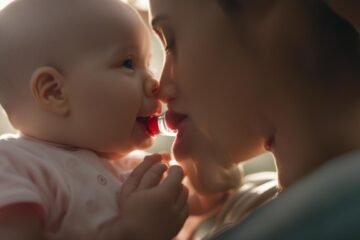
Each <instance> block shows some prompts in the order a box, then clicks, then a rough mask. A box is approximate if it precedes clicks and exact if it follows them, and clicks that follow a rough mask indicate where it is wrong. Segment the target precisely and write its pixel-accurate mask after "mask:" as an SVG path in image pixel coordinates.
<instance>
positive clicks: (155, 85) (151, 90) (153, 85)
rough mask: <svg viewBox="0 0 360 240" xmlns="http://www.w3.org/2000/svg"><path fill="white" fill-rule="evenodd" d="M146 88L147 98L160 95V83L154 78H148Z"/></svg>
mask: <svg viewBox="0 0 360 240" xmlns="http://www.w3.org/2000/svg"><path fill="white" fill-rule="evenodd" d="M144 88H145V95H146V96H147V97H150V98H152V97H157V95H158V93H159V82H158V81H157V80H155V79H154V78H153V77H148V78H147V79H146V81H145V83H144Z"/></svg>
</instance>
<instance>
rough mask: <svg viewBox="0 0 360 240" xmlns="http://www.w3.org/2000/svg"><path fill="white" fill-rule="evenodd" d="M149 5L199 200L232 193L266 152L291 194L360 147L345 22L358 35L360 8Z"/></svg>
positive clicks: (354, 67) (158, 1)
mask: <svg viewBox="0 0 360 240" xmlns="http://www.w3.org/2000/svg"><path fill="white" fill-rule="evenodd" d="M150 2H151V13H152V25H153V28H154V30H155V31H156V32H157V33H158V35H159V37H160V38H161V40H162V41H163V43H164V46H165V49H166V61H165V66H164V71H163V74H162V77H161V81H160V97H161V99H162V100H163V101H164V102H166V103H167V104H168V107H169V109H170V111H171V112H172V123H173V124H174V125H175V126H176V127H177V128H178V130H179V135H178V137H177V139H176V141H175V143H174V146H173V147H174V154H175V157H176V158H177V159H178V160H179V161H180V162H181V163H182V165H183V166H184V169H185V171H186V172H187V173H188V174H189V176H190V180H191V181H192V182H193V184H194V186H195V188H197V189H198V190H199V191H202V192H204V193H215V192H220V191H224V190H226V188H231V187H232V186H234V184H228V185H226V184H225V185H224V182H226V177H224V176H227V173H228V172H227V170H230V169H232V168H234V166H235V165H236V164H238V163H240V162H242V161H245V160H246V159H249V158H250V157H253V156H255V155H257V154H260V153H262V152H264V151H270V152H272V153H273V154H274V156H275V159H276V166H277V174H278V179H279V188H280V189H281V190H287V189H289V190H291V189H292V188H294V187H296V185H297V184H299V183H301V182H302V181H304V180H303V179H306V178H307V177H308V176H309V175H312V174H314V173H316V172H317V171H319V169H321V168H323V167H324V166H326V165H327V164H328V163H329V162H330V161H331V160H332V159H334V158H335V157H338V156H341V155H343V154H345V153H349V152H355V150H356V149H359V148H360V129H359V127H358V125H359V124H358V122H359V117H360V115H359V114H360V111H359V110H358V109H360V108H359V107H360V97H359V94H358V89H359V85H360V81H359V77H360V53H359V39H358V33H357V32H356V30H355V28H354V27H353V26H352V25H351V24H350V23H349V22H347V21H345V20H344V19H342V18H341V17H340V16H345V17H348V20H349V21H350V22H351V23H353V24H354V25H355V26H358V23H359V21H357V20H358V19H357V18H358V17H356V14H353V12H354V11H353V9H356V6H357V5H359V3H356V1H351V0H349V1H340V0H338V1H336V0H333V1H330V5H329V3H328V2H325V1H320V0H318V1H314V0H293V1H288V0H276V1H262V0H252V1H246V0H245V1H236V0H218V1H215V0H207V1H205V0H198V1H184V0H173V1H166V0H151V1H150ZM333 10H335V11H333ZM335 12H336V13H337V14H335ZM209 152H210V154H209ZM353 157H355V158H359V159H360V155H358V154H357V155H354V156H353ZM338 161H341V159H339V160H338ZM214 169H218V172H220V174H219V176H221V177H219V178H217V180H214V181H213V180H212V178H211V177H210V176H208V175H206V173H208V172H210V171H212V170H214ZM224 180H225V181H224ZM224 186H225V187H224ZM286 192H287V191H284V193H280V194H279V195H280V197H281V195H283V194H284V195H286ZM276 201H277V200H276ZM276 201H273V202H276ZM255 222H256V221H255ZM269 239H271V238H269Z"/></svg>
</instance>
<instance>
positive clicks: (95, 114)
mask: <svg viewBox="0 0 360 240" xmlns="http://www.w3.org/2000/svg"><path fill="white" fill-rule="evenodd" d="M115 7H118V8H119V10H120V11H119V12H118V15H114V16H110V17H109V18H111V20H112V21H108V20H107V21H105V22H106V23H107V24H106V25H104V26H102V28H99V29H94V31H93V33H94V34H93V39H84V41H88V40H89V41H93V42H94V43H95V44H94V47H93V48H91V49H88V51H87V52H86V53H85V54H84V55H83V56H81V57H80V58H79V60H78V61H76V62H75V63H74V64H72V65H71V66H70V67H69V68H68V72H67V74H66V75H65V76H66V78H67V82H66V84H67V87H66V88H67V93H68V96H69V101H70V104H71V111H70V117H71V120H72V121H73V124H74V126H76V129H75V132H74V133H73V134H74V135H75V136H74V138H75V139H76V142H75V143H74V144H75V145H78V146H80V147H84V148H90V149H93V150H96V151H97V152H99V153H102V154H104V155H106V156H112V157H114V156H113V155H115V156H117V157H119V156H121V155H123V154H126V153H128V152H129V151H131V150H133V149H134V148H145V147H149V146H150V144H151V143H152V138H151V137H150V136H149V135H148V134H147V132H146V128H145V125H144V121H143V120H144V119H143V118H144V117H148V116H151V115H154V114H155V113H156V112H157V111H158V110H159V102H158V100H156V98H155V96H154V90H156V87H157V83H156V82H155V81H154V80H153V78H152V76H151V74H150V72H149V70H148V66H149V61H150V57H151V51H150V36H149V31H148V30H147V28H146V26H145V24H144V23H143V22H142V20H141V19H140V18H139V16H138V15H137V14H136V13H134V12H133V10H132V9H130V8H129V7H127V6H115ZM111 12H113V13H114V12H115V13H116V11H111ZM111 12H110V13H109V14H111ZM84 27H86V26H84ZM84 44H86V43H84Z"/></svg>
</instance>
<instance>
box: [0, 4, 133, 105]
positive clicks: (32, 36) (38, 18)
mask: <svg viewBox="0 0 360 240" xmlns="http://www.w3.org/2000/svg"><path fill="white" fill-rule="evenodd" d="M119 13H120V14H119ZM134 17H135V18H136V17H137V15H136V14H135V13H134V11H133V10H132V9H130V7H129V6H128V5H126V4H124V3H122V2H121V1H120V0H14V1H13V2H12V3H10V4H9V5H8V6H7V7H5V8H4V9H3V10H2V11H0V36H1V41H0V84H1V87H0V100H1V103H2V104H3V105H4V106H5V107H7V106H9V107H10V106H12V102H13V101H14V99H13V97H11V96H13V95H14V94H16V95H17V97H16V98H19V97H21V95H22V94H24V95H26V92H29V88H30V87H29V80H30V77H31V75H32V73H33V72H34V70H35V69H36V68H38V67H40V66H52V67H55V68H57V69H58V70H59V71H64V72H63V73H64V74H66V69H67V67H68V66H70V65H71V63H72V62H74V61H77V59H78V58H79V57H83V55H84V54H86V52H87V51H88V50H89V49H93V48H96V47H97V46H100V45H102V44H105V43H106V42H107V41H111V39H112V37H113V36H112V35H111V34H112V32H114V33H115V34H119V33H121V29H120V28H121V26H119V24H117V25H116V24H114V22H116V23H121V20H120V19H125V20H124V21H123V24H124V27H126V25H127V21H131V19H132V18H133V19H134ZM116 18H117V21H114V19H116ZM22 91H24V92H22ZM28 94H30V92H29V93H28ZM16 104H18V103H16Z"/></svg>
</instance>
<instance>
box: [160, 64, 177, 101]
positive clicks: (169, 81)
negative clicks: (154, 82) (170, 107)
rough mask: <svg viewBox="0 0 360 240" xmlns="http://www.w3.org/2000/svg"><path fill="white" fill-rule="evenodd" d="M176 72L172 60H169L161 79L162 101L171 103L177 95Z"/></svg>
mask: <svg viewBox="0 0 360 240" xmlns="http://www.w3.org/2000/svg"><path fill="white" fill-rule="evenodd" d="M174 80H175V71H174V66H173V64H172V61H171V59H167V61H166V62H165V66H164V69H163V72H162V75H161V78H160V88H159V94H158V97H159V99H160V100H161V101H163V102H165V103H169V102H170V101H172V100H174V99H175V98H176V95H177V87H176V84H175V81H174Z"/></svg>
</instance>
